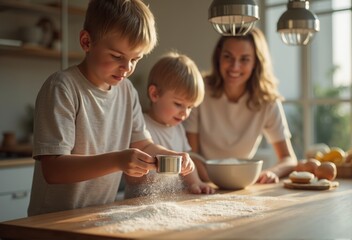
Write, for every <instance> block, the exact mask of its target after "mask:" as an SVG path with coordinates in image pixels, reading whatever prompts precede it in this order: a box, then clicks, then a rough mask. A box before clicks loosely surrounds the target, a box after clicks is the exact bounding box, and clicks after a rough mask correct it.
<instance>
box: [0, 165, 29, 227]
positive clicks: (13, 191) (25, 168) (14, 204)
mask: <svg viewBox="0 0 352 240" xmlns="http://www.w3.org/2000/svg"><path fill="white" fill-rule="evenodd" d="M33 170H34V160H32V159H29V158H28V159H13V160H1V161H0V222H2V221H7V220H12V219H17V218H23V217H26V216H27V208H28V204H29V197H30V191H31V186H32V178H33Z"/></svg>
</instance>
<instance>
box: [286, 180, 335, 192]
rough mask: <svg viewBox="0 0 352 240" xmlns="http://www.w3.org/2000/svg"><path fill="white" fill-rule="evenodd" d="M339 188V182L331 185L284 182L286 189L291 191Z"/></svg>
mask: <svg viewBox="0 0 352 240" xmlns="http://www.w3.org/2000/svg"><path fill="white" fill-rule="evenodd" d="M338 186H339V182H336V181H331V182H330V183H319V182H316V183H306V184H305V183H293V182H291V180H289V179H287V180H284V187H285V188H290V189H302V190H329V189H333V188H336V187H338Z"/></svg>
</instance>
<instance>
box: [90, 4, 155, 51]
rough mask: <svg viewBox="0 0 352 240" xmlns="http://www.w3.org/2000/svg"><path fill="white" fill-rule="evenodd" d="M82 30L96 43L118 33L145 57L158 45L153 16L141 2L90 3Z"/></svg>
mask: <svg viewBox="0 0 352 240" xmlns="http://www.w3.org/2000/svg"><path fill="white" fill-rule="evenodd" d="M83 28H84V30H86V31H87V32H88V33H89V34H90V36H91V38H92V41H93V43H95V42H96V41H99V40H100V39H102V38H103V37H104V36H105V35H106V34H108V33H111V32H118V33H120V34H121V36H122V37H127V38H128V40H129V42H130V44H131V46H132V47H139V46H143V47H144V48H145V49H144V50H145V53H146V54H147V53H150V52H151V51H152V50H153V49H154V47H155V46H156V44H157V33H156V28H155V20H154V15H153V13H152V12H151V11H150V9H149V8H148V6H146V5H145V4H144V3H143V2H142V1H141V0H90V2H89V5H88V9H87V12H86V17H85V21H84V25H83Z"/></svg>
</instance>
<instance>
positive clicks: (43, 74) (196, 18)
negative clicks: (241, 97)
mask: <svg viewBox="0 0 352 240" xmlns="http://www.w3.org/2000/svg"><path fill="white" fill-rule="evenodd" d="M32 1H33V0H32ZM37 1H39V0H37ZM42 1H44V0H42ZM87 2H88V0H73V1H72V0H71V1H69V3H70V4H71V5H75V6H86V3H87ZM145 2H146V3H147V4H148V5H149V6H150V8H151V10H152V12H153V13H154V15H155V18H156V22H157V28H158V34H159V44H158V46H157V47H156V48H155V49H154V51H153V52H152V53H151V54H149V55H148V56H145V58H144V59H142V60H141V61H140V62H139V64H138V66H137V68H136V70H135V73H134V74H133V75H132V76H131V80H132V81H133V83H134V84H135V86H136V88H137V90H138V92H139V94H140V98H141V103H142V107H143V108H144V109H145V108H147V107H148V101H147V98H146V94H145V92H146V85H145V84H146V79H147V76H148V73H149V70H150V68H151V67H152V65H153V64H154V63H155V62H156V61H157V59H158V58H159V57H160V56H161V55H163V54H165V53H166V52H167V51H170V50H177V51H179V52H180V53H184V54H187V55H188V56H190V57H191V58H192V59H193V60H194V61H195V62H196V63H197V65H198V67H199V69H200V70H201V71H206V70H209V68H210V58H211V54H212V51H213V47H214V45H215V42H216V40H217V39H218V37H219V35H218V34H217V32H215V30H214V29H213V27H212V26H211V24H210V23H209V22H208V8H209V6H210V4H211V2H212V0H145ZM13 15H14V14H13V12H12V13H11V12H10V13H9V12H0V38H1V37H3V35H4V34H7V35H9V34H10V35H13V36H16V33H14V32H13V29H15V28H18V27H19V26H21V25H24V24H27V25H28V24H32V25H34V24H35V23H36V21H37V20H38V16H33V15H32V14H28V13H25V14H23V13H16V14H15V16H13ZM81 22H82V21H81ZM81 22H80V20H77V19H76V18H75V19H73V21H72V22H71V25H70V49H71V50H79V45H78V34H79V30H80V26H81ZM9 23H11V24H9ZM57 24H59V23H57ZM11 31H12V32H11ZM59 69H60V61H59V60H54V59H43V58H35V57H34V58H33V57H18V56H16V57H14V56H7V55H1V54H0V116H1V117H0V142H1V141H2V135H1V133H2V132H4V131H13V132H15V133H16V134H17V135H18V137H24V136H25V133H24V130H23V126H22V125H23V121H24V119H25V118H26V107H27V106H28V105H34V102H35V97H36V94H37V92H38V91H39V88H40V86H41V85H42V83H43V82H44V81H45V79H46V78H47V77H48V76H49V74H51V73H53V72H54V71H56V70H59Z"/></svg>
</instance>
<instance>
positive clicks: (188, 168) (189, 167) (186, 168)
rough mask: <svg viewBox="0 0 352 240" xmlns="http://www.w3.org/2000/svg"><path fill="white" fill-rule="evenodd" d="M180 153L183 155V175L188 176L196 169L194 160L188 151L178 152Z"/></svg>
mask: <svg viewBox="0 0 352 240" xmlns="http://www.w3.org/2000/svg"><path fill="white" fill-rule="evenodd" d="M178 155H180V156H182V169H181V175H182V176H186V175H188V174H190V173H191V172H193V171H194V169H195V167H194V162H193V161H192V159H191V158H190V157H189V154H188V153H178Z"/></svg>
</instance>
